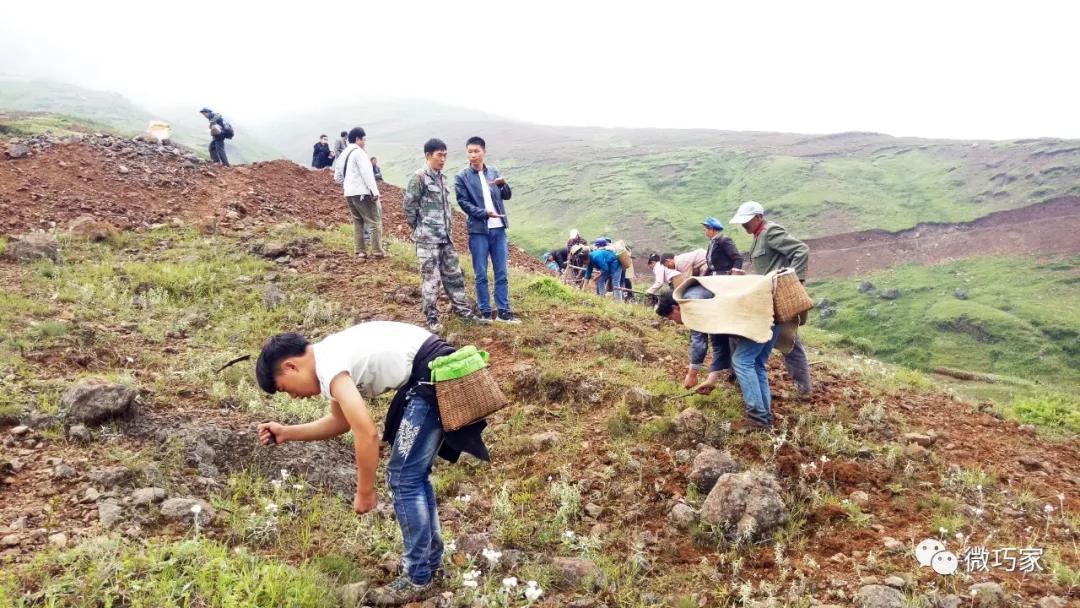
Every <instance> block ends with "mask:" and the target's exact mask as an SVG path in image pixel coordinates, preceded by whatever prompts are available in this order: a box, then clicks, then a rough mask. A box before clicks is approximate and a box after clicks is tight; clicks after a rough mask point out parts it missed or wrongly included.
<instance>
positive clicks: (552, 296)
mask: <svg viewBox="0 0 1080 608" xmlns="http://www.w3.org/2000/svg"><path fill="white" fill-rule="evenodd" d="M525 291H526V292H527V293H529V294H530V295H534V296H538V297H541V298H545V299H548V300H555V301H556V302H565V303H568V304H569V303H571V302H574V301H576V300H577V295H576V294H575V293H574V291H573V290H572V289H570V287H569V286H568V285H565V284H563V283H562V282H560V281H559V280H558V279H553V278H551V277H540V278H539V279H536V280H534V281H532V282H530V283H529V284H528V285H526V286H525Z"/></svg>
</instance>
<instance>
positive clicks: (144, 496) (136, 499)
mask: <svg viewBox="0 0 1080 608" xmlns="http://www.w3.org/2000/svg"><path fill="white" fill-rule="evenodd" d="M163 500H165V489H164V488H139V489H138V490H135V491H134V492H132V493H131V504H133V505H149V504H153V503H155V502H161V501H163Z"/></svg>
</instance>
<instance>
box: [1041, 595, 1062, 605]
mask: <svg viewBox="0 0 1080 608" xmlns="http://www.w3.org/2000/svg"><path fill="white" fill-rule="evenodd" d="M1067 605H1068V604H1066V603H1065V599H1064V598H1060V597H1057V596H1056V595H1048V596H1046V597H1044V598H1040V599H1039V608H1065V606H1067Z"/></svg>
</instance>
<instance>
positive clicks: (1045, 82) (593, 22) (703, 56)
mask: <svg viewBox="0 0 1080 608" xmlns="http://www.w3.org/2000/svg"><path fill="white" fill-rule="evenodd" d="M7 4H8V5H7V6H5V7H4V9H3V18H2V20H0V73H8V74H15V75H20V76H28V77H37V78H44V79H51V80H59V81H63V82H70V83H73V84H78V85H81V86H86V87H90V88H97V89H106V90H113V91H117V92H120V93H123V94H125V95H127V96H128V97H130V98H132V99H133V100H135V101H136V102H137V103H140V104H142V105H144V106H147V107H148V108H151V109H152V108H162V107H175V106H177V105H185V104H186V105H190V106H192V108H194V109H197V108H199V107H202V106H203V105H208V106H211V107H213V108H215V109H219V110H221V111H223V112H226V113H228V114H229V115H231V116H240V115H242V116H244V117H245V118H246V119H254V120H264V119H267V118H270V117H273V116H278V115H281V114H282V113H287V112H289V111H290V110H293V109H295V108H299V107H312V106H319V105H330V104H337V103H340V102H343V101H354V100H355V101H358V102H359V101H362V100H363V99H365V98H367V97H373V96H375V97H382V98H387V97H392V98H396V97H409V98H424V99H431V100H435V101H438V102H441V103H448V104H453V105H460V106H465V107H469V108H474V109H478V110H483V111H487V112H490V113H493V114H498V115H502V116H507V117H512V118H517V119H522V120H527V121H532V122H539V123H547V124H572V125H593V126H634V127H706V128H717V129H728V130H768V131H788V132H801V133H829V132H839V131H855V130H858V131H879V132H884V133H889V134H892V135H900V136H924V137H952V138H977V139H1005V138H1020V137H1036V136H1057V137H1080V121H1078V120H1077V119H1076V113H1077V110H1076V108H1077V101H1078V99H1077V92H1078V85H1077V79H1076V78H1075V74H1076V65H1075V63H1076V58H1077V56H1078V53H1077V51H1076V50H1075V48H1074V46H1073V42H1072V41H1073V39H1074V37H1075V35H1074V32H1073V31H1071V30H1072V29H1073V28H1074V27H1075V25H1076V24H1077V23H1078V20H1077V17H1078V16H1080V7H1078V5H1074V4H1073V3H1068V2H1032V1H1026V2H1022V3H1021V2H1019V1H1017V2H1014V3H994V2H941V1H940V0H939V1H937V2H912V1H905V2H898V3H891V7H886V6H885V5H884V3H880V2H823V1H822V2H806V1H800V2H764V1H753V2H740V3H738V5H733V4H735V3H728V2H682V1H668V2H652V3H648V4H640V5H639V4H636V3H629V2H589V1H587V0H577V1H574V2H568V1H564V0H544V1H543V2H513V3H510V2H487V3H485V2H427V1H413V0H383V1H377V2H372V1H370V0H359V1H348V2H338V1H332V2H289V3H276V4H272V3H254V2H252V3H246V2H245V3H240V2H233V3H230V2H223V1H222V2H214V1H209V2H201V3H200V2H197V1H196V2H192V1H188V2H171V1H169V2H153V1H147V2H108V1H104V2H68V1H60V2H17V3H7ZM526 7H527V8H526ZM0 86H2V83H0Z"/></svg>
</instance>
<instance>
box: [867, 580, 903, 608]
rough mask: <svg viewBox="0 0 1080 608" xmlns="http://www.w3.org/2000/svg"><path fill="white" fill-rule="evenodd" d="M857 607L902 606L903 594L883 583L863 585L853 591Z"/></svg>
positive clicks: (882, 607)
mask: <svg viewBox="0 0 1080 608" xmlns="http://www.w3.org/2000/svg"><path fill="white" fill-rule="evenodd" d="M855 605H856V606H858V607H859V608H904V594H903V593H900V592H899V591H897V590H896V589H893V588H892V587H886V586H885V585H865V586H863V587H860V588H859V590H858V591H857V592H856V593H855Z"/></svg>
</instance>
